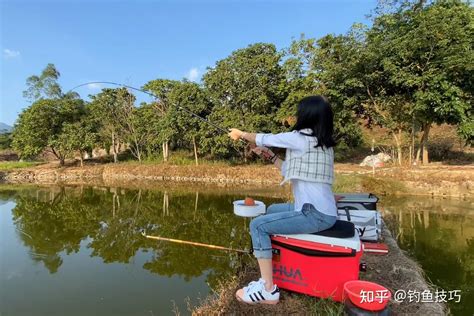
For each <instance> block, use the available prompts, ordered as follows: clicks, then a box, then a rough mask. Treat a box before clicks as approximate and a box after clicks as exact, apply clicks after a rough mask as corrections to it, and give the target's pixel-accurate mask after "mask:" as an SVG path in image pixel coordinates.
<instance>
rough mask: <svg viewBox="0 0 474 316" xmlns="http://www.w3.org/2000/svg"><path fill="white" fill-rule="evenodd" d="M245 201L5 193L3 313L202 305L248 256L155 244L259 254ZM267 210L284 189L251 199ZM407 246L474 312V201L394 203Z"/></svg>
mask: <svg viewBox="0 0 474 316" xmlns="http://www.w3.org/2000/svg"><path fill="white" fill-rule="evenodd" d="M245 194H246V193H245V192H239V191H233V192H232V191H224V190H217V191H216V190H208V189H205V188H202V187H194V188H192V187H188V188H168V189H164V188H161V189H149V190H132V189H122V188H106V187H51V188H46V187H34V186H7V185H3V186H1V187H0V264H1V266H0V267H1V269H0V283H1V287H0V314H1V315H2V316H7V315H148V316H150V315H167V314H170V315H172V314H174V311H175V310H179V312H180V313H181V314H187V313H188V310H187V305H188V304H191V305H194V304H197V303H198V302H199V299H202V298H205V297H206V296H207V295H208V294H209V293H210V291H211V289H212V288H215V287H216V286H217V284H218V283H219V281H220V280H224V279H225V278H226V277H229V276H231V275H233V274H234V273H235V270H236V269H237V268H238V267H239V266H240V264H241V263H242V262H243V261H244V262H245V260H250V258H249V257H247V256H246V255H243V256H242V255H239V254H237V253H230V252H223V251H217V250H211V249H207V248H198V247H193V246H188V245H182V244H174V243H169V242H156V241H152V240H147V239H145V238H144V237H143V236H142V234H141V233H142V231H144V230H145V231H146V232H147V234H149V235H158V236H164V237H169V238H175V239H183V240H190V241H196V242H201V243H208V244H214V245H222V246H226V247H232V248H240V249H248V248H249V245H250V238H249V234H248V222H249V221H248V219H245V218H240V217H237V216H235V215H234V214H233V212H232V201H234V200H236V199H240V198H243V197H244V196H245ZM251 195H252V196H254V197H258V199H260V200H263V201H264V202H265V203H267V204H269V203H274V202H279V201H283V200H284V199H285V198H286V194H285V193H284V192H280V191H278V192H264V191H262V192H257V191H254V192H252V194H251ZM382 207H383V208H384V209H385V210H386V213H387V214H388V215H390V216H392V217H394V218H395V219H396V221H395V222H394V223H399V225H398V224H395V225H394V226H396V227H394V229H395V230H396V231H397V233H398V239H399V241H400V243H401V245H402V247H403V248H404V249H407V250H408V251H409V252H410V253H411V254H412V255H413V256H414V257H415V258H416V259H417V260H418V261H419V262H420V263H421V264H422V266H423V268H424V269H425V271H426V273H427V275H428V276H429V277H430V279H431V281H432V282H434V283H435V284H437V285H438V286H440V287H442V288H445V289H447V290H448V289H460V290H462V301H463V303H462V304H457V305H456V306H451V307H452V308H453V311H454V312H456V313H459V314H463V312H464V314H465V313H466V312H469V311H470V312H471V313H472V311H473V305H472V302H473V301H474V297H473V291H472V284H473V283H474V282H473V268H474V260H473V254H474V251H473V250H474V248H473V247H474V246H473V238H474V223H473V221H472V217H473V216H474V215H473V213H472V211H469V208H471V209H472V204H471V203H470V202H467V201H456V200H441V201H437V200H433V199H428V198H425V199H421V198H415V197H411V198H403V199H388V198H384V199H383V203H382Z"/></svg>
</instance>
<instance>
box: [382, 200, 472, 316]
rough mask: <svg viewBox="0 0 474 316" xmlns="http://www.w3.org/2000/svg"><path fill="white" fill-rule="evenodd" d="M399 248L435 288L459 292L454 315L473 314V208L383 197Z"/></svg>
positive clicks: (465, 204)
mask: <svg viewBox="0 0 474 316" xmlns="http://www.w3.org/2000/svg"><path fill="white" fill-rule="evenodd" d="M383 204H384V206H385V209H386V212H385V218H386V219H389V218H391V219H392V221H391V222H390V223H391V226H392V227H391V228H392V231H394V232H396V236H397V240H398V242H399V244H400V246H401V247H402V248H403V249H405V250H407V251H408V252H409V253H410V254H411V255H412V256H413V257H414V258H416V260H417V261H418V262H419V263H420V264H421V266H422V267H423V270H424V271H425V273H426V275H427V276H428V277H429V278H430V280H431V281H432V282H433V283H434V284H436V286H438V287H440V288H443V289H445V290H461V295H462V300H461V303H459V304H456V303H453V304H450V308H451V310H452V312H453V313H454V314H459V315H467V314H472V312H474V287H473V284H474V221H473V219H474V207H473V202H472V201H468V200H456V199H453V200H444V199H430V198H385V199H384V201H383Z"/></svg>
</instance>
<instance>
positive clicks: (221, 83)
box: [202, 43, 286, 156]
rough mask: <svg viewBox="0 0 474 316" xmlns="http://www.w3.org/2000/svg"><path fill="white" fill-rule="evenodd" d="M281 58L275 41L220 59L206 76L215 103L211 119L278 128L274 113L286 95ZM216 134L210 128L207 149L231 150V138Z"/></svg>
mask: <svg viewBox="0 0 474 316" xmlns="http://www.w3.org/2000/svg"><path fill="white" fill-rule="evenodd" d="M281 58H282V54H281V53H279V52H278V51H277V50H276V48H275V46H274V45H273V44H265V43H257V44H254V45H250V46H248V47H247V48H243V49H239V50H236V51H234V52H232V54H231V55H230V56H229V57H227V58H224V59H223V60H220V61H218V62H217V63H216V65H215V67H214V68H211V69H209V70H208V72H207V73H206V74H205V75H204V77H203V80H204V87H205V89H206V92H207V94H208V95H209V98H210V101H211V103H212V105H213V109H212V113H211V114H210V115H209V119H210V120H211V121H213V122H216V123H218V124H220V125H221V126H223V127H224V128H230V127H240V128H242V129H245V130H248V131H253V132H257V131H259V132H274V131H277V130H278V125H277V124H276V119H275V113H276V112H277V110H278V108H279V107H280V104H281V102H282V101H283V100H284V99H285V97H286V91H285V76H284V71H283V68H282V66H281ZM214 134H215V131H214V130H212V129H210V128H207V131H206V133H204V136H203V138H205V140H204V141H203V143H202V146H203V147H204V148H205V149H204V150H206V151H208V152H210V153H211V154H213V155H218V156H228V155H229V153H232V152H233V150H232V147H233V146H234V144H232V142H231V141H230V140H229V138H228V137H226V136H225V135H219V136H216V137H212V138H211V137H210V136H211V135H214ZM237 146H239V145H237ZM239 148H240V147H239Z"/></svg>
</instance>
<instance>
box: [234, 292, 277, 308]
mask: <svg viewBox="0 0 474 316" xmlns="http://www.w3.org/2000/svg"><path fill="white" fill-rule="evenodd" d="M235 297H236V298H237V301H239V302H241V303H244V304H249V305H257V304H266V305H275V304H278V302H279V301H280V300H274V301H268V300H264V301H258V302H246V301H244V300H243V299H242V298H241V297H240V296H238V295H237V293H235Z"/></svg>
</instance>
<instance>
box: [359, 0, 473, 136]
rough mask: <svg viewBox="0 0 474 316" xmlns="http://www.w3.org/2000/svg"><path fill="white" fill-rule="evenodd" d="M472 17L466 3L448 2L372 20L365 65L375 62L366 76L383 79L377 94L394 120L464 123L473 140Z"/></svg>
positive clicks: (436, 2)
mask: <svg viewBox="0 0 474 316" xmlns="http://www.w3.org/2000/svg"><path fill="white" fill-rule="evenodd" d="M473 14H474V11H473V9H472V7H470V6H469V4H468V3H465V2H462V1H458V0H449V1H435V2H434V3H433V4H431V5H427V6H425V7H423V8H412V7H409V8H407V9H405V10H401V11H399V12H396V13H394V14H386V15H381V16H379V17H377V18H376V19H375V20H374V25H373V27H372V28H371V29H370V30H369V31H368V34H367V47H366V49H367V52H368V55H367V56H368V57H369V58H365V59H364V61H365V62H367V60H369V61H375V63H374V67H373V68H372V69H367V72H366V73H374V72H375V73H376V74H377V76H378V77H379V79H378V80H377V82H376V84H377V85H378V86H379V87H381V88H380V89H379V92H378V93H376V95H378V96H379V97H380V98H383V99H386V100H388V101H387V102H388V103H389V105H388V106H387V108H388V110H391V111H389V115H390V116H392V117H394V118H395V120H397V119H398V120H399V121H406V120H408V121H410V120H411V118H410V117H413V118H414V119H415V120H416V121H417V122H418V123H419V124H420V125H424V126H429V125H431V124H432V123H438V124H440V123H448V124H460V126H463V128H461V132H462V134H463V135H464V137H465V138H466V139H468V140H469V139H472V137H473V135H472V134H471V135H469V134H470V132H472V130H470V129H469V127H467V128H466V126H469V123H468V122H469V121H471V119H470V116H471V114H472V113H471V112H472V91H473V79H472V78H473V77H474V76H473V75H474V72H473V70H474V69H473V67H472V65H473V64H474V54H473V53H472V48H473V46H474V40H473V39H474V24H473V17H474V16H473ZM404 105H406V107H407V108H406V107H404ZM396 112H400V113H402V112H404V115H402V116H401V117H400V115H399V116H397V115H395V113H396ZM407 117H408V119H407Z"/></svg>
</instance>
